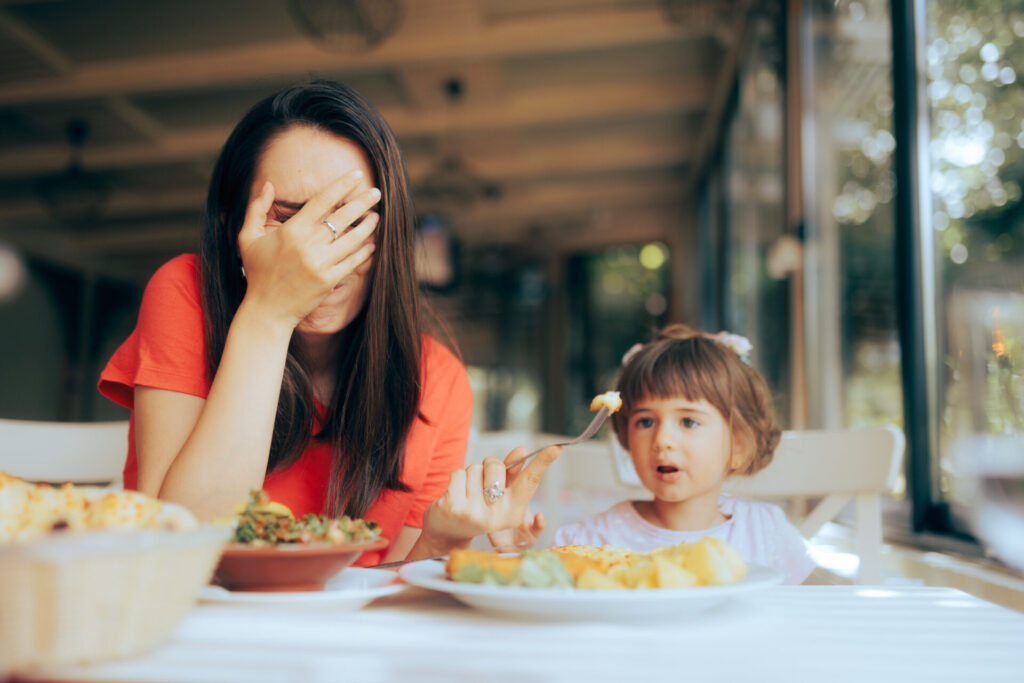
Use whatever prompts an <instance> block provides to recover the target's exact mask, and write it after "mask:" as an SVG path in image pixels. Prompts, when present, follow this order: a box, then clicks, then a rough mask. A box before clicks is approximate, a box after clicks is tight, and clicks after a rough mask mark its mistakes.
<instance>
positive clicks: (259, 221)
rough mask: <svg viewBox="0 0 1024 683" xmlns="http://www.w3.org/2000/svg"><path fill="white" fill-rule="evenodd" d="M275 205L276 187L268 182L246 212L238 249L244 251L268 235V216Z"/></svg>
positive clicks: (239, 234) (239, 235)
mask: <svg viewBox="0 0 1024 683" xmlns="http://www.w3.org/2000/svg"><path fill="white" fill-rule="evenodd" d="M273 205H274V185H273V184H272V183H271V182H270V181H269V180H268V181H267V182H265V183H263V188H262V189H261V190H260V193H259V194H258V195H256V196H255V197H254V198H253V199H252V201H250V202H249V207H248V208H247V209H246V210H245V222H244V223H242V230H241V231H240V232H239V233H238V247H239V248H240V249H244V248H246V247H248V246H249V245H250V244H252V243H253V242H254V241H255V240H257V239H259V238H260V237H263V235H264V234H265V233H266V231H265V228H266V225H267V214H268V213H269V212H270V207H271V206H273Z"/></svg>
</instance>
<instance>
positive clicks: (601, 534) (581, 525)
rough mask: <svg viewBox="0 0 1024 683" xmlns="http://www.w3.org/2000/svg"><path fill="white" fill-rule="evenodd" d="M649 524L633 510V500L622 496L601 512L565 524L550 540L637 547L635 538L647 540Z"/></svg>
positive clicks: (559, 542) (557, 543) (558, 543)
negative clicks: (620, 499)
mask: <svg viewBox="0 0 1024 683" xmlns="http://www.w3.org/2000/svg"><path fill="white" fill-rule="evenodd" d="M650 529H653V527H650V525H649V524H647V523H646V522H644V521H643V518H642V517H640V515H639V514H638V513H637V512H636V509H635V508H634V507H633V503H632V501H628V500H624V501H621V502H618V503H616V504H615V505H612V506H611V507H610V508H608V509H607V510H605V511H604V512H600V513H598V514H596V515H591V516H589V517H585V518H583V519H581V520H580V521H578V522H574V523H572V524H567V525H565V526H563V527H561V528H559V529H558V530H557V531H556V532H555V536H554V540H553V544H554V545H556V546H561V545H597V546H601V545H613V546H618V547H625V548H631V549H633V550H636V549H637V548H636V547H635V545H636V544H637V543H638V542H643V541H645V540H648V539H647V538H646V537H647V536H648V535H649V534H650Z"/></svg>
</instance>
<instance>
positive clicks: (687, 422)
mask: <svg viewBox="0 0 1024 683" xmlns="http://www.w3.org/2000/svg"><path fill="white" fill-rule="evenodd" d="M683 426H684V427H686V428H687V429H693V428H694V427H700V423H699V422H697V421H696V420H694V419H693V418H692V417H684V418H683Z"/></svg>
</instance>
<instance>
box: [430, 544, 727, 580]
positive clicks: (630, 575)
mask: <svg viewBox="0 0 1024 683" xmlns="http://www.w3.org/2000/svg"><path fill="white" fill-rule="evenodd" d="M445 572H446V574H447V576H448V578H449V579H451V580H453V581H461V582H466V583H483V584H490V585H502V586H529V587H531V588H554V587H560V588H572V587H575V588H589V589H627V588H686V587H690V586H712V585H727V584H732V583H737V582H739V581H741V580H743V577H744V576H746V575H747V565H746V563H745V562H744V561H743V558H742V557H740V554H739V552H738V551H737V550H736V549H735V548H733V547H732V546H730V545H729V544H727V543H725V542H724V541H720V540H719V539H717V538H711V537H707V538H704V539H702V540H701V541H700V542H698V543H680V544H679V545H675V546H669V547H666V548H658V549H656V550H652V551H651V552H649V553H641V552H633V551H629V550H624V549H622V548H612V547H609V546H604V547H597V546H586V545H570V546H562V547H559V548H551V549H549V550H541V551H537V552H532V551H528V552H525V553H522V554H519V555H498V554H496V553H492V552H483V551H479V550H454V551H452V553H451V554H450V556H449V558H448V562H447V563H446V564H445Z"/></svg>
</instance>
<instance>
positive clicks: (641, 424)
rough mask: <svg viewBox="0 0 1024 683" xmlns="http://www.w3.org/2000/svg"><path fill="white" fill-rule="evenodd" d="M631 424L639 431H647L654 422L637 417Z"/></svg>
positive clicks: (647, 418) (646, 418)
mask: <svg viewBox="0 0 1024 683" xmlns="http://www.w3.org/2000/svg"><path fill="white" fill-rule="evenodd" d="M633 424H634V425H636V426H637V427H638V428H640V429H648V428H650V427H653V426H654V420H652V419H651V418H649V417H638V418H637V419H636V422H634V423H633Z"/></svg>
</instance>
